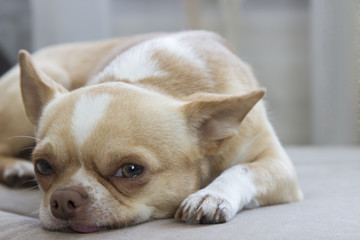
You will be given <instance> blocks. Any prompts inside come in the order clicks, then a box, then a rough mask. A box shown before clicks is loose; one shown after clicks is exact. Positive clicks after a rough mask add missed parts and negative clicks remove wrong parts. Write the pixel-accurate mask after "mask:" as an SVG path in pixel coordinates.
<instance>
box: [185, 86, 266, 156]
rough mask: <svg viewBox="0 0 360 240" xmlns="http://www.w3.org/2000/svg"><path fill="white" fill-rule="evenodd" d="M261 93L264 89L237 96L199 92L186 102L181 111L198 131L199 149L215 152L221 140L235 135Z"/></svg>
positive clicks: (191, 126) (219, 146)
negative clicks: (200, 93) (199, 93)
mask: <svg viewBox="0 0 360 240" xmlns="http://www.w3.org/2000/svg"><path fill="white" fill-rule="evenodd" d="M264 94H265V90H264V89H260V90H255V91H252V92H250V93H247V94H245V95H240V96H233V95H217V94H202V95H196V96H195V97H193V99H194V100H192V101H190V102H189V103H187V104H185V105H184V106H183V107H182V108H183V109H182V111H183V113H184V115H185V118H186V119H187V121H188V125H189V126H190V128H191V129H192V130H195V131H196V132H197V135H198V138H199V143H200V148H201V150H203V151H205V153H206V154H209V155H215V154H217V153H218V152H219V150H220V148H221V145H222V143H223V142H224V141H225V140H226V139H229V138H231V137H233V136H234V135H236V134H237V132H238V129H239V127H240V123H241V122H242V120H243V119H244V118H245V116H246V115H247V114H248V112H249V111H250V110H251V109H252V108H253V107H254V106H255V104H256V103H257V102H258V101H259V100H260V99H261V98H262V97H263V96H264Z"/></svg>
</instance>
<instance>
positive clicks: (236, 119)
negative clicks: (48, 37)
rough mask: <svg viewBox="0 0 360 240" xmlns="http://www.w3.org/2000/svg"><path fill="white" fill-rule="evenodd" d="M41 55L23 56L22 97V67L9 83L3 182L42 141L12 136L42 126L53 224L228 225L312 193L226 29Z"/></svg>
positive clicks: (4, 95) (16, 174)
mask: <svg viewBox="0 0 360 240" xmlns="http://www.w3.org/2000/svg"><path fill="white" fill-rule="evenodd" d="M33 58H34V60H35V64H36V66H35V67H34V66H33V63H32V61H31V59H30V56H29V55H28V54H27V53H25V52H21V53H20V55H19V63H20V68H21V92H22V93H20V89H19V87H18V84H19V73H18V68H15V69H13V70H12V71H10V72H9V73H8V74H7V75H5V76H4V77H3V79H2V80H1V81H0V91H1V94H0V104H1V105H0V114H1V118H0V124H1V126H2V132H1V135H0V154H1V155H0V179H1V181H2V182H5V183H8V184H10V183H11V181H16V179H17V180H19V179H20V180H21V179H22V178H25V177H26V176H31V175H32V174H33V172H32V169H31V167H30V166H29V164H27V162H25V161H24V160H22V159H15V158H14V156H15V155H16V154H17V153H18V152H20V151H21V150H22V149H23V148H25V147H28V146H30V145H31V144H34V142H33V140H32V139H31V138H24V139H21V138H19V139H18V138H13V137H14V136H24V135H27V136H33V135H32V134H33V133H32V132H33V127H32V124H33V125H35V126H36V134H35V136H36V148H35V150H34V152H33V157H32V158H33V163H34V166H35V175H36V178H37V181H38V183H39V186H40V188H41V189H42V190H43V191H44V192H45V196H44V200H43V203H42V206H41V209H40V219H41V220H42V222H43V225H44V226H45V227H46V228H48V229H66V228H69V227H70V228H72V229H73V230H75V231H78V232H92V231H97V230H99V229H100V228H102V227H122V226H126V225H130V224H136V223H140V222H143V221H147V220H149V219H153V218H164V217H171V216H174V215H175V217H176V218H178V219H181V220H184V221H186V222H188V223H199V222H201V223H218V222H225V221H228V220H230V219H231V218H232V217H233V216H234V215H235V214H236V213H237V212H238V211H239V210H241V209H243V208H250V207H256V206H262V205H268V204H277V203H285V202H292V201H298V200H300V199H301V198H302V194H301V191H300V190H299V188H298V185H297V179H296V174H295V171H294V168H293V166H292V163H291V161H290V160H289V158H288V157H287V155H286V153H285V152H284V150H283V148H282V146H281V145H280V143H279V141H278V139H277V137H276V135H275V133H274V131H273V129H272V127H271V125H270V124H269V122H268V120H267V117H266V113H265V109H264V105H263V103H262V100H261V98H262V97H263V95H264V91H263V90H261V89H259V86H258V83H257V82H256V80H255V78H254V77H253V75H252V72H251V70H250V69H249V67H248V66H247V65H245V64H244V63H243V62H242V61H241V60H240V59H239V58H238V57H237V56H236V55H235V54H234V53H233V51H232V50H231V49H230V48H229V47H228V46H227V44H226V42H225V41H224V40H223V39H221V38H220V37H219V36H217V35H215V34H213V33H209V32H204V31H195V32H181V33H176V34H159V35H143V36H136V37H130V38H123V39H113V40H109V41H101V42H96V43H86V44H70V45H63V46H58V47H52V48H48V49H45V50H42V51H40V52H39V53H37V54H35V55H34V56H33ZM55 82H57V83H55ZM70 90H71V91H70ZM21 94H22V98H23V100H24V105H25V111H26V113H27V115H28V117H29V119H30V121H31V122H32V124H31V123H30V122H28V120H27V119H26V117H25V111H24V110H23V106H22V102H21ZM10 103H11V104H10ZM4 116H6V117H4ZM245 116H246V117H245ZM240 123H241V124H240ZM4 126H6V128H4Z"/></svg>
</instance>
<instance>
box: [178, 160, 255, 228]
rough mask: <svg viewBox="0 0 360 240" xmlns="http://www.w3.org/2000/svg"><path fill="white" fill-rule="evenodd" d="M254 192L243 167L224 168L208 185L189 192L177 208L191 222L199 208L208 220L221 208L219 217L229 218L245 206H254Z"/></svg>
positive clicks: (250, 178)
mask: <svg viewBox="0 0 360 240" xmlns="http://www.w3.org/2000/svg"><path fill="white" fill-rule="evenodd" d="M256 193H257V191H256V187H255V185H254V183H253V180H252V173H251V172H249V170H248V169H247V168H246V167H245V166H241V165H236V166H233V167H231V168H229V169H227V170H226V171H224V172H223V173H222V174H221V175H220V176H219V177H218V178H216V179H215V180H214V181H213V182H212V183H210V184H209V185H208V186H207V187H205V188H203V189H201V190H199V191H197V192H195V193H193V194H191V195H190V196H189V197H188V198H186V199H185V200H184V201H183V203H182V204H181V206H180V208H182V209H184V210H186V211H188V217H189V219H190V221H193V218H195V216H196V215H197V214H198V212H199V211H200V209H201V211H202V215H203V216H206V218H208V219H214V218H215V215H216V211H218V210H221V211H222V215H223V218H224V219H222V220H224V221H228V220H230V219H231V218H232V217H233V216H234V215H235V214H236V213H237V212H238V211H240V210H241V209H243V208H244V207H255V206H256V205H257V203H256V202H255V201H254V197H255V196H256ZM191 219H192V220H191Z"/></svg>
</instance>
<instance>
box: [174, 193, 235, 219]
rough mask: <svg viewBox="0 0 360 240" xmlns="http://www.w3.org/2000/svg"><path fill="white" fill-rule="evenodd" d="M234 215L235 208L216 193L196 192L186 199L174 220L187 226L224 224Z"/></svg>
mask: <svg viewBox="0 0 360 240" xmlns="http://www.w3.org/2000/svg"><path fill="white" fill-rule="evenodd" d="M235 214H236V207H234V206H232V204H231V203H230V202H229V201H228V200H226V199H225V198H223V197H221V196H220V194H216V193H201V192H196V193H194V194H192V195H190V196H189V197H188V198H186V199H185V200H184V201H183V202H182V204H181V205H180V207H179V209H178V210H177V212H176V214H175V218H176V219H179V220H182V221H185V222H187V223H188V224H198V223H204V224H210V223H224V222H227V221H229V220H230V219H231V218H232V217H233V216H234V215H235Z"/></svg>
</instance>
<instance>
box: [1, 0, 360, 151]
mask: <svg viewBox="0 0 360 240" xmlns="http://www.w3.org/2000/svg"><path fill="white" fill-rule="evenodd" d="M187 29H206V30H211V31H214V32H217V33H219V34H221V35H222V36H224V37H225V38H226V39H228V40H229V41H230V43H231V44H232V45H233V47H234V48H235V49H236V51H237V52H238V54H239V56H240V57H241V58H242V59H243V60H245V61H246V62H248V63H249V64H250V65H251V66H252V67H253V69H254V71H255V74H256V76H257V78H258V80H259V81H260V83H261V84H262V85H263V86H264V87H266V88H267V90H268V91H267V95H266V98H265V99H266V103H267V106H268V111H269V116H270V120H271V122H272V123H273V124H274V127H275V129H276V131H277V133H278V135H279V137H280V140H281V141H282V142H283V143H284V144H286V145H360V120H359V116H360V111H359V103H360V98H359V95H360V81H359V79H360V0H29V1H24V0H0V61H1V64H0V72H1V73H3V72H4V71H6V70H7V69H9V68H10V67H11V66H12V65H14V64H15V63H16V59H17V52H18V50H19V49H21V48H23V49H27V50H29V51H35V50H37V49H39V48H41V47H44V46H47V45H52V44H58V43H64V42H73V41H89V40H97V39H103V38H109V37H120V36H126V35H133V34H140V33H147V32H163V31H179V30H187Z"/></svg>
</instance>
